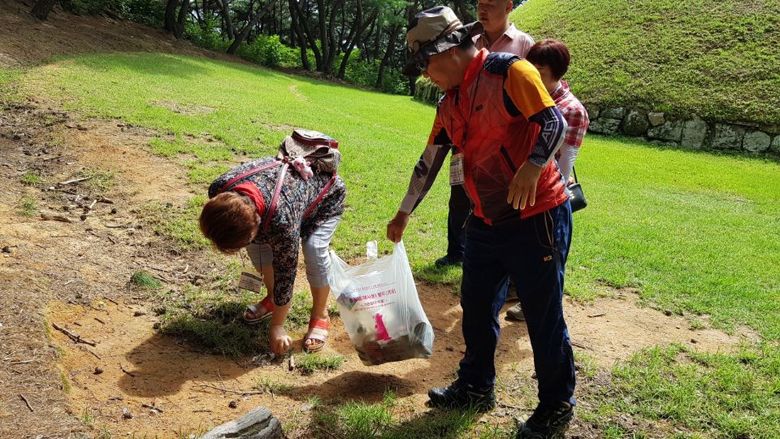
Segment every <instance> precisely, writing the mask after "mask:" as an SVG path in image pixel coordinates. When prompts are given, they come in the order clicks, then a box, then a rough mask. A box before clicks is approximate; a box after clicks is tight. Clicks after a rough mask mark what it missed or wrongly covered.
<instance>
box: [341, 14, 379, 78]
mask: <svg viewBox="0 0 780 439" xmlns="http://www.w3.org/2000/svg"><path fill="white" fill-rule="evenodd" d="M378 16H379V10H378V9H375V10H374V11H373V12H372V13H371V15H370V16H369V17H368V19H366V21H365V22H362V23H361V20H362V19H363V6H362V2H361V1H358V9H357V14H356V18H355V24H354V27H355V29H356V30H355V34H354V35H353V37H352V38H351V39H350V40H349V46H348V47H347V50H346V51H344V57H343V58H342V59H341V65H340V66H339V72H338V75H337V77H338V78H339V79H344V75H345V74H346V73H347V64H348V63H349V56H350V55H351V54H352V50H353V49H354V48H355V44H357V42H358V40H360V37H361V36H362V35H363V33H364V32H365V31H366V29H368V26H369V25H371V23H373V22H374V20H376V18H377V17H378Z"/></svg>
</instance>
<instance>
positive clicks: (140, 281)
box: [130, 270, 162, 290]
mask: <svg viewBox="0 0 780 439" xmlns="http://www.w3.org/2000/svg"><path fill="white" fill-rule="evenodd" d="M130 283H131V284H133V285H135V286H136V287H139V288H142V289H145V290H156V289H159V288H160V287H162V283H161V282H160V281H159V280H158V279H157V278H156V277H154V276H153V275H152V274H151V273H149V272H147V271H143V270H141V271H136V272H135V273H133V275H132V276H130Z"/></svg>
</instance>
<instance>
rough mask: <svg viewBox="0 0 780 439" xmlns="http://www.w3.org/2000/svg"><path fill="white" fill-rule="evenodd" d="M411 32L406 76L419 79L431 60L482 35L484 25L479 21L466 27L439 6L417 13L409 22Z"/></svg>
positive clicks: (407, 40)
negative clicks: (469, 39)
mask: <svg viewBox="0 0 780 439" xmlns="http://www.w3.org/2000/svg"><path fill="white" fill-rule="evenodd" d="M408 29H409V30H408V31H407V32H406V43H407V46H408V47H409V61H407V63H406V66H405V67H404V70H403V74H404V75H407V76H418V75H420V73H422V70H423V67H424V66H425V64H426V62H427V61H428V58H430V57H431V56H432V55H436V54H438V53H442V52H444V51H445V50H447V49H449V48H451V47H454V46H457V45H459V44H460V43H462V42H463V40H465V39H466V38H472V37H473V36H474V35H476V34H478V33H480V32H482V25H481V24H480V23H479V22H474V23H469V24H465V25H464V24H463V23H461V22H460V20H459V19H458V17H457V16H456V15H455V13H454V12H453V11H452V9H450V8H448V7H447V6H436V7H433V8H430V9H426V10H424V11H422V12H418V13H417V15H415V16H414V19H412V21H411V22H410V23H409V27H408Z"/></svg>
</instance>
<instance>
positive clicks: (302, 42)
mask: <svg viewBox="0 0 780 439" xmlns="http://www.w3.org/2000/svg"><path fill="white" fill-rule="evenodd" d="M294 1H295V0H289V1H288V4H289V7H290V23H291V24H290V27H291V29H292V32H293V38H294V39H296V40H297V41H298V47H299V48H300V53H301V66H303V68H304V69H306V70H311V65H310V64H309V53H308V47H307V45H306V36H305V35H304V34H303V29H302V26H301V24H300V23H299V20H300V18H299V17H298V14H297V13H296V12H295V7H294V6H293V2H294Z"/></svg>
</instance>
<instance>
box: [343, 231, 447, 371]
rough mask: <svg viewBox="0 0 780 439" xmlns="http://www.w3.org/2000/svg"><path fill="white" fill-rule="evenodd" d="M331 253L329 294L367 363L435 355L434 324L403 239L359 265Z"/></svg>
mask: <svg viewBox="0 0 780 439" xmlns="http://www.w3.org/2000/svg"><path fill="white" fill-rule="evenodd" d="M369 248H370V246H369ZM330 257H331V268H330V273H329V275H328V280H329V282H330V287H331V294H333V297H335V298H336V303H338V307H339V312H340V313H341V319H342V320H343V322H344V326H345V328H346V330H347V333H348V334H349V338H350V340H351V341H352V344H353V345H354V346H355V349H356V350H357V352H358V356H359V357H360V359H361V360H362V361H363V364H366V365H376V364H382V363H387V362H390V361H401V360H407V359H410V358H428V357H430V356H431V353H432V352H433V327H432V326H431V323H430V322H429V321H428V318H427V317H426V316H425V311H424V310H423V308H422V305H421V304H420V299H419V297H418V296H417V287H416V286H415V285H414V278H413V277H412V270H411V268H409V260H408V259H407V257H406V249H404V245H403V242H399V243H398V244H396V245H395V248H394V249H393V254H392V255H389V256H384V257H382V258H378V259H371V258H369V260H368V261H367V262H365V263H363V264H361V265H358V266H355V267H350V266H349V265H347V263H346V262H344V261H343V260H341V258H339V257H338V256H337V255H336V253H335V252H333V251H331V252H330Z"/></svg>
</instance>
